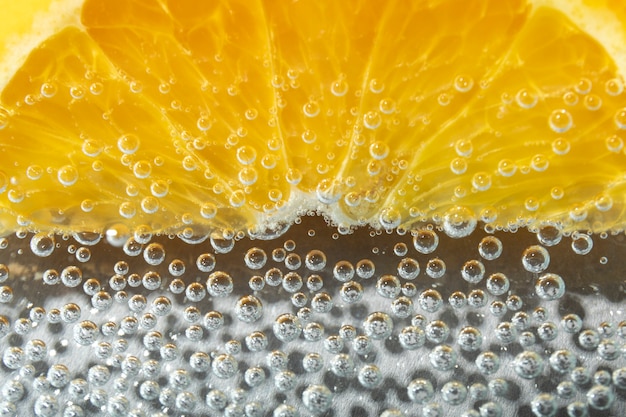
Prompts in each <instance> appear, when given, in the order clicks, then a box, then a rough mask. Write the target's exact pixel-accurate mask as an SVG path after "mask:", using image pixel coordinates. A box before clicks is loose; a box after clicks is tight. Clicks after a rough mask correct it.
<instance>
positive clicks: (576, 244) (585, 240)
mask: <svg viewBox="0 0 626 417" xmlns="http://www.w3.org/2000/svg"><path fill="white" fill-rule="evenodd" d="M591 249H593V240H592V239H591V236H589V235H587V234H584V233H575V234H572V250H573V251H574V253H575V254H577V255H586V254H588V253H589V252H591Z"/></svg>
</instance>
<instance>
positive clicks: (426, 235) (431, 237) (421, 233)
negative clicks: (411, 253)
mask: <svg viewBox="0 0 626 417" xmlns="http://www.w3.org/2000/svg"><path fill="white" fill-rule="evenodd" d="M438 245H439V236H438V235H437V233H435V232H434V231H432V230H428V229H421V230H418V231H417V232H416V233H415V234H414V236H413V246H414V247H415V250H417V251H418V252H419V253H421V254H424V255H427V254H430V253H432V252H434V251H435V250H436V249H437V246H438Z"/></svg>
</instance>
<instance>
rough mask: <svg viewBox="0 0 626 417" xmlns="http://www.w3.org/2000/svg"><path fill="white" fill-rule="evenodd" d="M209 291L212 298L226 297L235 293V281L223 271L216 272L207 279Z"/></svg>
mask: <svg viewBox="0 0 626 417" xmlns="http://www.w3.org/2000/svg"><path fill="white" fill-rule="evenodd" d="M206 286H207V291H208V292H209V294H210V295H211V296H212V297H226V296H227V295H229V294H230V293H232V292H233V288H234V284H233V279H232V278H231V276H230V275H229V274H227V273H226V272H223V271H216V272H213V273H211V275H209V278H208V279H207V283H206Z"/></svg>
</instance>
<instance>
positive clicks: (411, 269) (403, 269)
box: [397, 258, 420, 280]
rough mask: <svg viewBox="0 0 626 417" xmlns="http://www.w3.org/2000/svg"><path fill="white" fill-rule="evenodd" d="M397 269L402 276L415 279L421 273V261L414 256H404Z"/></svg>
mask: <svg viewBox="0 0 626 417" xmlns="http://www.w3.org/2000/svg"><path fill="white" fill-rule="evenodd" d="M397 271H398V275H399V276H400V278H402V279H406V280H414V279H415V278H417V276H418V275H419V273H420V266H419V262H417V260H415V259H413V258H404V259H402V260H401V261H400V262H399V263H398V267H397Z"/></svg>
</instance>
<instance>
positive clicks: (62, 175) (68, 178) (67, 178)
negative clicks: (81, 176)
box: [57, 165, 78, 187]
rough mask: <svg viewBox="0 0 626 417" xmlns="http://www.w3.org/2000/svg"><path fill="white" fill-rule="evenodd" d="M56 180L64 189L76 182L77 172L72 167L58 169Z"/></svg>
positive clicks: (66, 166)
mask: <svg viewBox="0 0 626 417" xmlns="http://www.w3.org/2000/svg"><path fill="white" fill-rule="evenodd" d="M57 179H58V180H59V182H60V183H61V184H62V185H63V186H65V187H69V186H72V185H74V184H76V181H78V170H77V169H76V168H75V167H73V166H72V165H65V166H63V167H61V168H59V171H58V172H57Z"/></svg>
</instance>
